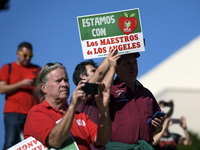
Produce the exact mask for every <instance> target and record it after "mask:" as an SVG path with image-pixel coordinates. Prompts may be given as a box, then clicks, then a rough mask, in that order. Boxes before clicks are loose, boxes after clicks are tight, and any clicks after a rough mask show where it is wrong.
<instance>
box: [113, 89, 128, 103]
mask: <svg viewBox="0 0 200 150" xmlns="http://www.w3.org/2000/svg"><path fill="white" fill-rule="evenodd" d="M115 92H116V93H117V95H118V96H117V102H122V101H129V99H127V98H126V96H125V94H124V90H118V91H115Z"/></svg>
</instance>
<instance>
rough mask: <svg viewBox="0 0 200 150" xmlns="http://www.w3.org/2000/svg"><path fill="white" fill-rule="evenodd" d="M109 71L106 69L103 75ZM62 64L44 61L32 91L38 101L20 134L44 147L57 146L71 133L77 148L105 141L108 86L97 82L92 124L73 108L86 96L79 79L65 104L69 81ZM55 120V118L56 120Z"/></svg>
mask: <svg viewBox="0 0 200 150" xmlns="http://www.w3.org/2000/svg"><path fill="white" fill-rule="evenodd" d="M110 74H111V75H112V74H113V72H108V73H107V75H110ZM68 80H69V79H68V75H67V72H66V69H65V67H64V66H63V65H62V64H60V63H48V64H46V65H45V66H44V67H43V68H42V70H41V71H40V73H39V75H38V77H37V80H36V93H37V95H36V96H37V97H40V100H41V103H40V104H39V105H36V106H34V107H33V108H32V109H31V110H30V111H29V113H28V116H27V120H26V123H25V126H24V136H25V138H28V137H30V136H32V137H34V138H36V139H37V140H38V141H40V142H42V144H43V145H45V146H47V147H48V148H50V147H52V148H59V147H61V146H62V144H63V142H64V141H65V140H66V138H67V137H68V136H69V134H71V135H72V136H73V139H74V140H75V142H76V143H77V145H78V148H79V149H80V150H88V149H90V143H92V144H93V145H94V146H95V147H102V146H103V145H105V144H107V142H108V141H109V139H110V135H111V122H110V116H109V101H110V87H111V84H112V82H111V83H110V87H109V88H105V86H104V84H99V95H95V102H96V104H97V106H98V109H99V123H98V125H96V124H95V123H94V122H93V121H91V120H90V119H89V117H88V116H87V115H85V114H84V113H79V112H76V108H77V106H78V105H79V104H80V103H81V102H82V101H83V100H84V99H85V98H86V93H84V91H83V90H82V89H81V88H82V87H84V86H85V84H83V83H81V82H79V84H78V85H77V87H76V89H75V91H74V92H73V95H72V97H71V99H70V104H69V105H68V104H67V102H66V100H67V98H68V96H69V82H68ZM60 119H61V121H59V122H58V123H56V122H57V121H58V120H60Z"/></svg>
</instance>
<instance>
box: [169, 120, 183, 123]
mask: <svg viewBox="0 0 200 150" xmlns="http://www.w3.org/2000/svg"><path fill="white" fill-rule="evenodd" d="M170 122H171V123H173V124H181V120H180V119H171V120H170Z"/></svg>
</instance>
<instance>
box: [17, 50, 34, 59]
mask: <svg viewBox="0 0 200 150" xmlns="http://www.w3.org/2000/svg"><path fill="white" fill-rule="evenodd" d="M18 54H20V55H22V56H24V58H26V57H30V58H32V57H33V54H25V53H23V52H22V51H18Z"/></svg>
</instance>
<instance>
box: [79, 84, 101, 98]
mask: <svg viewBox="0 0 200 150" xmlns="http://www.w3.org/2000/svg"><path fill="white" fill-rule="evenodd" d="M82 83H84V84H85V86H84V87H82V90H83V91H84V92H85V93H86V94H91V95H96V94H99V85H98V84H95V83H88V82H82Z"/></svg>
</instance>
